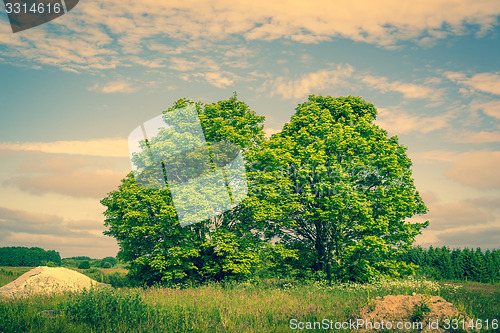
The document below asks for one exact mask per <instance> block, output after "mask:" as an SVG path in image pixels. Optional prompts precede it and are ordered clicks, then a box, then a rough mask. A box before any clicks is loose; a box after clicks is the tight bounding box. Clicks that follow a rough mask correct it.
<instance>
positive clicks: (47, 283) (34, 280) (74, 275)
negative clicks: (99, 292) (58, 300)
mask: <svg viewBox="0 0 500 333" xmlns="http://www.w3.org/2000/svg"><path fill="white" fill-rule="evenodd" d="M96 286H105V284H104V283H99V282H97V281H95V280H92V279H91V278H89V277H87V276H85V275H83V274H81V273H78V272H75V271H73V270H70V269H66V268H62V267H46V266H40V267H36V268H33V269H32V270H30V271H28V272H26V273H24V274H23V275H21V276H20V277H19V278H17V279H16V280H14V281H12V282H11V283H9V284H7V285H5V286H3V287H2V288H0V296H4V297H10V298H16V297H26V296H30V295H35V294H48V293H60V292H65V291H79V290H82V289H83V288H87V289H89V288H91V287H96Z"/></svg>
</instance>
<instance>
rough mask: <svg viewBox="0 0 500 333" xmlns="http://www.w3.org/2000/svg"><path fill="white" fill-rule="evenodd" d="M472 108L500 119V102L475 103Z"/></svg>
mask: <svg viewBox="0 0 500 333" xmlns="http://www.w3.org/2000/svg"><path fill="white" fill-rule="evenodd" d="M470 108H471V109H472V110H474V111H477V110H482V111H483V112H484V113H485V114H486V115H488V116H490V117H493V118H496V119H500V101H490V102H484V103H480V102H473V103H472V104H471V105H470Z"/></svg>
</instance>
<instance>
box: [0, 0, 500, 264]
mask: <svg viewBox="0 0 500 333" xmlns="http://www.w3.org/2000/svg"><path fill="white" fill-rule="evenodd" d="M499 16H500V2H499V1H498V0H432V1H431V0H424V1H419V2H415V1H400V0H381V1H376V2H374V1H362V0H359V1H352V0H349V1H331V0H324V1H323V0H309V1H299V0H277V1H273V2H271V1H264V0H254V1H239V0H213V1H201V0H182V1H177V0H172V1H170V0H169V1H158V0H143V1H131V0H119V1H118V0H106V1H97V0H83V1H80V3H79V4H78V5H77V6H76V7H75V8H73V9H72V10H71V11H70V12H68V13H66V14H65V15H63V16H61V17H59V18H57V19H55V20H53V21H51V22H49V23H47V24H43V25H40V26H37V27H34V28H32V29H28V30H24V31H21V32H17V33H13V32H12V30H11V27H10V25H9V21H8V17H7V14H6V12H5V8H4V7H3V5H0V246H27V247H32V246H38V247H42V248H44V249H47V250H50V249H53V250H56V251H58V252H59V253H60V254H61V257H63V258H64V257H71V256H79V255H86V256H90V257H93V258H103V257H106V256H115V255H116V253H117V251H118V245H117V243H116V240H115V239H114V238H110V237H108V236H104V235H103V234H102V232H103V231H104V230H105V227H104V225H103V221H104V217H103V214H102V213H103V211H104V209H105V208H104V207H103V206H102V205H101V204H100V200H101V199H102V198H104V197H105V196H106V194H107V193H109V192H110V191H113V190H115V189H117V188H118V185H119V184H120V179H122V178H124V177H125V175H126V174H127V173H128V172H129V171H130V170H131V165H130V161H129V158H128V154H129V152H128V146H127V137H128V135H129V134H130V133H131V131H132V130H133V129H134V128H136V127H137V126H139V125H140V124H141V123H143V122H145V121H147V120H149V119H151V118H153V117H156V116H158V115H160V114H161V112H162V111H163V110H166V109H167V108H169V107H171V106H172V105H173V103H174V102H175V101H176V100H178V99H180V98H187V99H189V100H192V101H201V102H204V103H212V102H216V101H219V100H224V99H228V98H229V97H231V96H232V94H233V92H234V91H236V92H237V95H238V98H239V99H240V100H243V101H244V102H246V103H247V104H248V105H249V107H250V108H251V109H252V110H255V112H256V113H257V114H258V115H263V116H266V122H265V131H266V133H267V135H271V134H273V133H276V132H279V131H280V130H281V128H282V126H283V124H284V123H286V122H288V121H289V120H290V117H291V116H292V115H293V113H294V111H295V108H296V106H297V105H298V104H299V103H303V102H305V101H306V100H307V98H308V95H310V94H322V95H331V96H334V97H337V96H347V95H353V96H361V97H362V98H363V99H365V100H366V101H368V102H371V103H373V104H374V105H375V107H376V108H377V109H378V117H377V120H376V123H377V124H378V125H379V126H381V127H382V128H384V129H386V130H387V131H388V132H389V135H391V136H392V135H396V136H398V138H399V140H400V143H401V144H403V145H405V146H407V147H408V151H407V153H408V155H409V157H410V158H411V159H412V161H413V175H414V180H415V184H416V187H417V189H418V190H419V192H420V193H421V196H422V198H423V199H424V202H425V203H426V205H427V207H428V208H429V213H427V214H426V215H423V216H416V217H414V218H413V219H412V220H413V221H425V220H429V221H430V226H429V227H428V228H427V229H426V230H424V231H423V233H422V235H419V236H418V237H417V239H416V244H418V245H422V246H424V247H427V246H430V245H433V246H449V247H450V248H459V247H460V248H464V247H468V248H476V247H481V248H482V249H487V248H489V249H494V248H499V247H500V173H499V172H498V170H499V167H498V166H499V165H500V150H499V148H500V147H499V142H500V61H499V56H498V55H499V54H500V20H499Z"/></svg>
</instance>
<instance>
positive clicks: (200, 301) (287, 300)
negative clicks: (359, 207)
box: [0, 267, 500, 333]
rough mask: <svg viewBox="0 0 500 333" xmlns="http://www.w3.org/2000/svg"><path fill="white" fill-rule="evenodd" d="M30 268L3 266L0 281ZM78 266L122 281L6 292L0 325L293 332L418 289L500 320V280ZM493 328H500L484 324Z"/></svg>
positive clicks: (4, 328) (11, 328) (474, 314)
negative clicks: (47, 291)
mask: <svg viewBox="0 0 500 333" xmlns="http://www.w3.org/2000/svg"><path fill="white" fill-rule="evenodd" d="M28 270H29V268H26V267H1V268H0V281H1V284H0V286H1V285H4V284H6V283H8V282H10V281H12V280H14V279H16V278H17V277H18V276H20V275H21V274H22V273H24V272H25V271H28ZM79 271H81V272H83V273H85V274H87V275H88V276H90V277H92V278H96V279H98V280H101V281H103V282H108V283H111V284H114V285H115V286H116V288H104V289H95V290H89V291H84V292H80V293H66V294H61V295H53V296H34V297H30V298H27V299H16V300H11V299H5V298H3V299H1V298H0V332H3V333H7V332H86V333H88V332H292V331H298V329H295V330H293V329H292V328H291V326H290V321H291V319H296V320H297V321H302V322H315V321H321V320H323V319H325V318H326V319H329V320H333V321H334V322H342V321H348V320H349V319H353V320H355V318H356V313H357V311H358V309H360V308H361V307H362V306H364V305H366V304H369V303H370V302H372V301H373V300H374V299H375V298H376V297H377V296H385V295H411V294H412V293H413V292H415V293H421V294H427V295H438V296H441V297H443V298H444V299H446V300H447V301H449V302H451V303H452V304H454V305H455V306H456V307H457V308H458V309H459V310H462V311H464V312H465V313H466V314H467V315H468V316H469V317H471V318H473V319H483V320H486V319H489V320H490V322H491V320H493V319H496V320H497V321H499V320H500V311H499V309H500V285H499V284H483V283H475V282H473V283H465V284H464V283H451V282H447V283H444V282H436V281H430V280H426V279H423V278H413V277H410V278H406V279H402V280H390V281H389V280H381V281H378V282H374V283H371V284H352V283H351V284H332V285H329V284H327V283H323V282H317V281H316V282H306V281H302V282H299V281H293V280H286V279H254V280H250V281H246V282H231V283H210V284H204V285H196V286H188V285H175V286H171V287H169V288H167V287H160V286H156V287H148V288H141V287H130V286H127V285H130V283H128V282H127V279H126V275H125V273H124V272H123V271H122V270H106V269H99V270H98V269H90V270H79ZM306 331H310V330H306ZM314 331H315V332H323V331H330V332H332V331H335V332H350V330H342V329H340V330H321V329H318V330H314ZM495 331H497V332H498V331H499V330H498V329H497V330H493V329H490V330H481V332H495ZM378 332H384V331H383V330H379V331H378ZM392 332H394V331H392ZM455 332H460V330H456V331H455Z"/></svg>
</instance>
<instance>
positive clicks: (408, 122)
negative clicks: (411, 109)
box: [375, 108, 452, 134]
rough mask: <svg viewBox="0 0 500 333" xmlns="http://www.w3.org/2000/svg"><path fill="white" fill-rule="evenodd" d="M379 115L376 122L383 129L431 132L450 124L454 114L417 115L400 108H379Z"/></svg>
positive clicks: (405, 131)
mask: <svg viewBox="0 0 500 333" xmlns="http://www.w3.org/2000/svg"><path fill="white" fill-rule="evenodd" d="M378 111H379V116H378V117H377V120H376V121H375V123H376V124H377V125H379V126H380V127H382V128H383V129H385V130H387V131H389V132H391V133H397V134H408V133H412V132H417V133H429V132H432V131H436V130H440V129H443V128H446V127H448V126H449V121H450V119H451V118H452V115H450V114H448V113H445V114H440V115H438V116H430V117H429V116H427V117H422V116H415V115H411V114H409V113H407V112H404V111H400V110H389V109H386V108H378Z"/></svg>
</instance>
